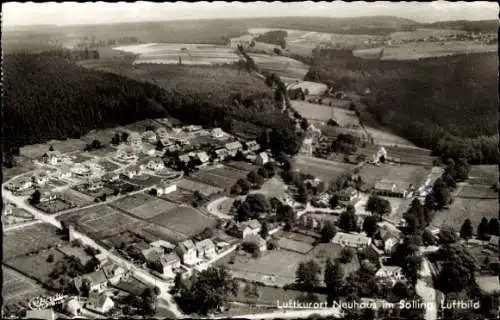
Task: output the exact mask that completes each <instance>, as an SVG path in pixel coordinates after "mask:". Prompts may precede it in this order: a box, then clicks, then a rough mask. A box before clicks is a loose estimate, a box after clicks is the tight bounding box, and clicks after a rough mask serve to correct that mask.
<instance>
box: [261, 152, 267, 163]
mask: <svg viewBox="0 0 500 320" xmlns="http://www.w3.org/2000/svg"><path fill="white" fill-rule="evenodd" d="M259 157H260V158H261V159H262V160H264V161H269V155H268V154H267V153H266V152H261V153H259Z"/></svg>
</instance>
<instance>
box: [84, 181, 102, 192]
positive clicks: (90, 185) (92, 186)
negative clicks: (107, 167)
mask: <svg viewBox="0 0 500 320" xmlns="http://www.w3.org/2000/svg"><path fill="white" fill-rule="evenodd" d="M103 187H104V186H103V183H102V181H101V180H97V179H90V180H88V181H87V183H86V188H87V190H89V191H97V190H101V189H102V188H103Z"/></svg>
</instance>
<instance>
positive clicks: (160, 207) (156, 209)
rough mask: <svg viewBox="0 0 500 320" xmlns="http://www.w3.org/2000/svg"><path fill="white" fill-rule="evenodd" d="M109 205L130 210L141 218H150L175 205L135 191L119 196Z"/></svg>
mask: <svg viewBox="0 0 500 320" xmlns="http://www.w3.org/2000/svg"><path fill="white" fill-rule="evenodd" d="M110 206H111V207H115V208H118V209H121V210H125V211H127V212H130V213H131V214H133V215H134V216H136V217H138V218H141V219H150V218H152V217H154V216H156V215H158V214H160V213H162V212H165V211H168V210H170V209H173V208H175V207H176V205H175V204H173V203H172V202H169V201H165V200H162V199H159V198H156V197H151V196H148V195H147V194H144V193H137V194H134V195H131V196H128V197H125V198H121V199H119V200H117V201H114V202H112V203H111V204H110Z"/></svg>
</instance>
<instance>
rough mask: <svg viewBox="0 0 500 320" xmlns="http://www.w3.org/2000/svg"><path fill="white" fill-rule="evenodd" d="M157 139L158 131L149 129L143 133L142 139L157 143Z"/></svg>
mask: <svg viewBox="0 0 500 320" xmlns="http://www.w3.org/2000/svg"><path fill="white" fill-rule="evenodd" d="M156 140H157V138H156V133H155V132H154V131H151V130H148V131H145V132H144V133H143V134H142V141H145V142H149V143H156Z"/></svg>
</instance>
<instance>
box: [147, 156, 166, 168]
mask: <svg viewBox="0 0 500 320" xmlns="http://www.w3.org/2000/svg"><path fill="white" fill-rule="evenodd" d="M146 168H148V169H149V170H153V171H158V170H162V169H164V168H165V164H164V163H163V160H162V159H161V158H154V159H151V160H149V161H148V163H147V164H146Z"/></svg>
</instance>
